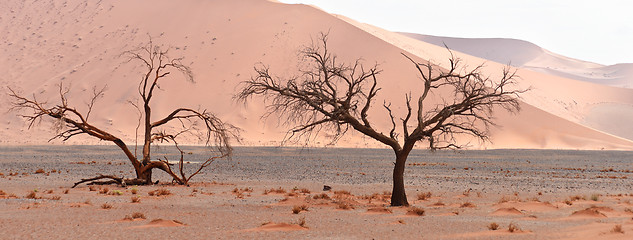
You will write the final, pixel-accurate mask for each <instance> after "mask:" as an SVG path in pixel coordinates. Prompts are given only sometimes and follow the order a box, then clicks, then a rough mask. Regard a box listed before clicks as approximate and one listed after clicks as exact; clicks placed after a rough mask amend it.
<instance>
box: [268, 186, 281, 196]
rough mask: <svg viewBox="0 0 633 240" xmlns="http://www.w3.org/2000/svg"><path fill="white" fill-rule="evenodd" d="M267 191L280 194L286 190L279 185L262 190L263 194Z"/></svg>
mask: <svg viewBox="0 0 633 240" xmlns="http://www.w3.org/2000/svg"><path fill="white" fill-rule="evenodd" d="M269 193H280V194H283V193H286V190H285V189H283V188H281V187H279V188H277V189H275V188H271V189H266V190H264V195H267V194H269Z"/></svg>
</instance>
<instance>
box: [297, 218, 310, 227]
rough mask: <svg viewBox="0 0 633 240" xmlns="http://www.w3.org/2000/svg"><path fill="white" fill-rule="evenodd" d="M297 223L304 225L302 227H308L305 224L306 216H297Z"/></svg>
mask: <svg viewBox="0 0 633 240" xmlns="http://www.w3.org/2000/svg"><path fill="white" fill-rule="evenodd" d="M297 225H299V226H301V227H304V228H308V227H307V226H306V217H301V218H299V221H297Z"/></svg>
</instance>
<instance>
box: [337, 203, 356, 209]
mask: <svg viewBox="0 0 633 240" xmlns="http://www.w3.org/2000/svg"><path fill="white" fill-rule="evenodd" d="M336 209H341V210H350V209H354V206H352V205H350V204H349V203H346V202H339V203H337V204H336Z"/></svg>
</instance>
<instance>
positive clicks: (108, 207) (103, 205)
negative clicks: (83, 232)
mask: <svg viewBox="0 0 633 240" xmlns="http://www.w3.org/2000/svg"><path fill="white" fill-rule="evenodd" d="M101 208H102V209H111V208H112V204H109V203H104V204H101Z"/></svg>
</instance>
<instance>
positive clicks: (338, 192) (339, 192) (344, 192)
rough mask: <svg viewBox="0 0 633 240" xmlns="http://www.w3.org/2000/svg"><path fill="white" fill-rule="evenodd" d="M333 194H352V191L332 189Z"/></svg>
mask: <svg viewBox="0 0 633 240" xmlns="http://www.w3.org/2000/svg"><path fill="white" fill-rule="evenodd" d="M334 195H352V193H350V192H349V191H345V190H341V191H334Z"/></svg>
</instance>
